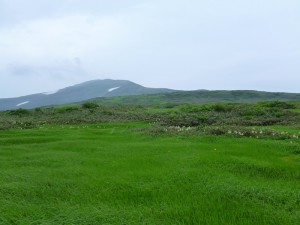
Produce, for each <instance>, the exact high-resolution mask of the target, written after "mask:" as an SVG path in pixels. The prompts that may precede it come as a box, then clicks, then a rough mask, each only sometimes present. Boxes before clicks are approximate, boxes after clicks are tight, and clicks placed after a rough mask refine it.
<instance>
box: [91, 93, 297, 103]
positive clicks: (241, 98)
mask: <svg viewBox="0 0 300 225" xmlns="http://www.w3.org/2000/svg"><path fill="white" fill-rule="evenodd" d="M275 100H277V101H293V100H294V101H295V100H298V101H299V100H300V94H296V93H276V92H274V93H273V92H261V91H206V90H201V91H179V92H172V93H159V94H152V95H138V96H120V97H110V98H97V99H93V100H92V101H93V102H96V103H99V104H106V105H115V104H120V105H128V104H131V105H157V104H160V105H168V104H182V103H209V102H210V103H220V102H223V103H229V102H231V103H255V102H263V101H275ZM90 101H91V100H90Z"/></svg>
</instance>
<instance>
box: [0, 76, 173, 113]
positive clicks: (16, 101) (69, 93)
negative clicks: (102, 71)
mask: <svg viewBox="0 0 300 225" xmlns="http://www.w3.org/2000/svg"><path fill="white" fill-rule="evenodd" d="M163 92H173V90H170V89H159V88H146V87H143V86H141V85H139V84H136V83H133V82H131V81H126V80H93V81H88V82H85V83H81V84H78V85H74V86H71V87H67V88H64V89H61V90H58V91H57V92H52V93H50V92H49V93H40V94H34V95H28V96H23V97H18V98H8V99H0V110H9V109H17V108H25V109H30V108H36V107H41V106H48V105H60V104H68V103H72V102H79V101H85V100H88V99H91V98H97V97H113V96H129V95H142V94H155V93H163Z"/></svg>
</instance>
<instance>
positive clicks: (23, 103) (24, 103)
mask: <svg viewBox="0 0 300 225" xmlns="http://www.w3.org/2000/svg"><path fill="white" fill-rule="evenodd" d="M29 102H30V101H26V102H22V103H20V104H18V105H16V106H21V105H26V104H28V103H29Z"/></svg>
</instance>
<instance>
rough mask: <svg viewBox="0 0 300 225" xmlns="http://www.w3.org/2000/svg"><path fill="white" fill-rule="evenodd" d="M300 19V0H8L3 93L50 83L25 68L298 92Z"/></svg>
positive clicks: (53, 76) (70, 78) (2, 41)
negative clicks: (34, 79) (17, 84)
mask: <svg viewBox="0 0 300 225" xmlns="http://www.w3.org/2000/svg"><path fill="white" fill-rule="evenodd" d="M299 23H300V1H298V0H286V1H280V0H275V1H274V0H265V1H261V0H251V1H250V0H245V1H240V0H228V1H221V0H211V1H198V0H189V1H179V0H172V1H171V0H139V1H138V0H129V1H123V0H112V1H107V0H89V1H83V0H64V1H61V0H52V1H50V0H43V1H41V0H28V1H23V0H0V52H1V54H0V72H1V73H0V74H5V75H3V77H1V83H0V97H1V96H13V95H15V94H14V93H16V92H13V91H12V89H11V90H5V89H4V88H3V86H4V85H5V83H10V82H12V81H14V82H15V81H16V79H22V83H26V82H27V83H28V84H27V85H25V87H21V88H19V89H20V92H18V94H19V93H21V91H23V92H24V93H25V92H26V93H28V92H29V91H31V92H35V91H37V90H41V89H42V87H41V85H44V83H43V84H41V83H37V82H35V83H33V82H32V79H31V78H28V81H27V80H26V79H25V78H24V77H42V78H41V81H42V82H47V83H49V84H51V83H52V85H51V86H48V87H47V88H52V87H55V85H57V84H58V83H57V82H56V81H57V80H63V82H62V81H61V83H59V84H61V85H62V84H64V85H68V84H73V83H75V82H80V81H84V80H88V79H102V78H112V79H130V80H132V81H135V82H138V83H141V84H143V85H146V86H153V87H169V88H176V89H260V90H268V91H290V92H299V91H300V89H299V87H297V86H298V85H296V84H297V83H299V82H300V76H299V73H300V66H299V63H298V62H299V61H300V42H299V39H300V28H299ZM7 65H14V66H13V67H7ZM0 76H1V75H0ZM13 77H14V78H13ZM21 77H22V78H21ZM23 78H24V79H23ZM27 86H28V87H30V88H28V89H26V88H27ZM4 90H5V91H4Z"/></svg>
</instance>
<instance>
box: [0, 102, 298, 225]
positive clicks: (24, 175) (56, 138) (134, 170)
mask: <svg viewBox="0 0 300 225" xmlns="http://www.w3.org/2000/svg"><path fill="white" fill-rule="evenodd" d="M299 109H300V107H299V103H298V102H278V101H273V102H264V103H255V104H242V103H238V104H232V103H211V104H179V105H177V104H169V105H165V106H162V105H156V106H155V105H153V106H138V105H112V106H105V105H98V104H96V103H95V102H88V103H83V104H80V105H77V104H74V105H66V106H60V107H50V108H38V109H33V110H24V109H18V110H13V111H4V112H0V162H1V163H0V171H1V172H0V224H5V225H6V224H49V225H52V224H53V225H54V224H75V225H77V224H78V225H80V224H91V225H92V224H166V225H168V224H170V225H173V224H178V225H185V224H195V225H198V224H201V225H219V224H231V225H253V224H261V225H265V224H266V225H292V224H293V225H297V224H300V222H299V221H300V213H299V212H300V182H299V179H300V172H299V171H300V164H299V162H300V112H299Z"/></svg>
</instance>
